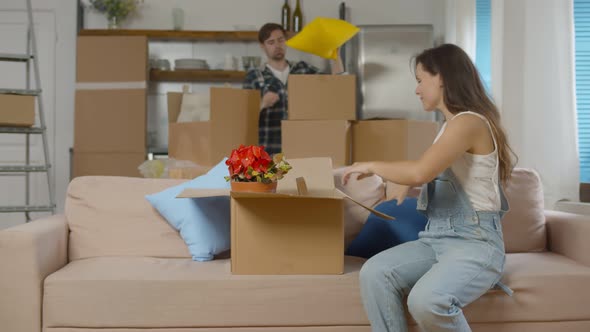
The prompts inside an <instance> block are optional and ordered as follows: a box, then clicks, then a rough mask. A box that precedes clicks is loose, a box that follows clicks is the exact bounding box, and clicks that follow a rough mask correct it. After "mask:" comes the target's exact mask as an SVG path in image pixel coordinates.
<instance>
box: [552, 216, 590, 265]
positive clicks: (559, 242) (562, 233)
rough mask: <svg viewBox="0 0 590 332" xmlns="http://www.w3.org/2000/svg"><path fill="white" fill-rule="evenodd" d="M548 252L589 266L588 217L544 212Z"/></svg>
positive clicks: (589, 219) (589, 218)
mask: <svg viewBox="0 0 590 332" xmlns="http://www.w3.org/2000/svg"><path fill="white" fill-rule="evenodd" d="M545 220H546V223H547V248H548V249H549V251H551V252H554V253H558V254H560V255H563V256H566V257H568V258H570V259H573V260H575V261H577V262H578V263H582V264H584V265H586V266H590V256H588V253H589V252H590V216H583V215H579V214H573V213H567V212H560V211H550V210H545Z"/></svg>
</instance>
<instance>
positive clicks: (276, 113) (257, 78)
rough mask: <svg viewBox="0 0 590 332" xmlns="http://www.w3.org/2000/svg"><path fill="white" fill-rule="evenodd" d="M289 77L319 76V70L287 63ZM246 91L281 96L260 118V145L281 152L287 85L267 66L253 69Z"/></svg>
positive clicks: (246, 82)
mask: <svg viewBox="0 0 590 332" xmlns="http://www.w3.org/2000/svg"><path fill="white" fill-rule="evenodd" d="M287 63H288V64H289V67H290V68H291V69H290V70H289V75H293V74H300V75H301V74H317V73H319V69H317V68H316V67H314V66H312V65H310V64H308V63H306V62H304V61H299V62H297V63H296V64H293V63H291V62H289V61H287ZM244 89H256V90H260V96H264V94H265V93H267V92H269V91H270V92H274V93H276V94H278V95H279V101H277V103H276V104H274V105H273V106H271V107H268V108H264V109H261V110H260V116H259V118H258V144H259V145H262V146H264V148H265V150H266V152H268V153H269V154H271V155H272V154H275V153H279V152H281V121H282V120H286V119H287V114H288V111H287V104H288V96H287V85H285V84H283V82H281V80H279V79H278V78H277V77H275V76H274V75H273V73H272V71H271V70H270V69H269V68H268V67H267V66H266V65H265V66H264V67H262V68H256V69H251V70H249V71H248V74H247V75H246V79H245V81H244Z"/></svg>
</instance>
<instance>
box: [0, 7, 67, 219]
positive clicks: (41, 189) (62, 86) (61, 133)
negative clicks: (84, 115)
mask: <svg viewBox="0 0 590 332" xmlns="http://www.w3.org/2000/svg"><path fill="white" fill-rule="evenodd" d="M32 2H33V10H34V20H35V21H36V26H37V38H39V39H40V40H39V41H38V43H37V44H38V45H40V46H39V47H40V49H39V54H40V57H41V59H39V60H40V64H41V68H40V72H41V79H42V84H43V89H44V91H43V100H44V105H45V111H46V115H47V124H48V130H47V134H48V140H49V149H50V162H51V164H52V166H53V168H52V173H53V175H54V178H55V193H56V198H57V204H58V211H63V203H64V198H65V197H64V196H65V191H66V187H67V185H68V182H69V152H68V149H69V148H70V147H71V146H72V142H73V114H74V113H73V110H74V77H75V66H74V65H73V64H75V62H76V57H75V40H76V39H75V38H76V1H75V0H33V1H32ZM25 8H26V7H25V1H23V0H2V1H0V14H3V15H4V16H3V17H8V18H6V19H3V22H2V25H1V26H0V29H3V30H2V31H0V37H1V38H0V39H1V40H0V52H8V53H13V52H21V51H23V50H24V49H22V47H21V45H25V39H24V38H23V37H24V35H22V34H19V33H17V34H14V35H12V34H9V33H4V32H7V30H9V29H11V31H15V32H18V31H26V24H27V23H26V22H27V20H26V11H25ZM48 39H51V40H48ZM5 65H6V66H14V65H10V64H6V63H5ZM2 68H9V67H2ZM10 68H12V69H11V70H10V71H6V70H3V71H2V72H3V77H2V83H3V86H4V87H10V86H8V85H7V82H9V83H12V84H18V83H19V82H22V81H23V71H22V70H17V68H16V67H10ZM6 75H8V77H7V76H6ZM13 87H14V86H13ZM7 136H10V135H1V137H0V153H1V158H0V159H1V160H0V162H4V163H24V160H23V159H22V157H21V156H23V155H24V152H23V151H24V145H22V143H18V144H15V142H16V141H17V138H16V137H13V138H11V137H7ZM32 142H33V143H34V144H33V147H34V148H33V150H32V155H31V158H32V161H33V162H34V163H40V162H42V153H41V148H40V147H41V140H40V139H39V137H33V138H32ZM13 156H18V157H13ZM6 181H8V182H6ZM32 182H33V183H34V184H35V186H34V188H33V192H32V195H31V198H32V200H33V201H32V203H37V204H42V203H47V183H46V180H45V175H43V174H34V175H33V176H32ZM5 196H8V197H9V199H5ZM0 197H2V199H1V200H2V202H1V203H0V204H11V205H12V204H15V205H16V204H19V205H22V204H23V203H24V199H20V198H22V197H24V181H20V180H19V181H16V180H14V181H12V180H10V179H5V178H4V177H2V178H0ZM17 198H19V199H17ZM35 216H37V215H35V214H33V217H35ZM23 221H24V214H22V213H21V214H0V228H4V227H7V226H10V225H13V224H17V223H21V222H23Z"/></svg>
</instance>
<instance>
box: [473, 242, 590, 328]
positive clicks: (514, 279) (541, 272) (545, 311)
mask: <svg viewBox="0 0 590 332" xmlns="http://www.w3.org/2000/svg"><path fill="white" fill-rule="evenodd" d="M502 281H503V282H504V283H505V284H506V285H508V286H509V287H510V288H511V289H512V290H513V291H514V295H513V296H512V297H510V296H508V295H506V294H505V293H504V292H503V291H500V290H492V291H490V292H488V293H487V294H486V295H484V296H483V297H482V298H480V299H479V300H477V301H475V302H474V303H472V304H471V305H469V306H468V307H467V308H466V309H465V316H466V317H467V319H468V320H469V321H474V322H487V323H489V322H531V321H543V322H551V321H583V320H590V311H589V310H588V307H589V306H590V287H588V285H589V284H590V267H587V266H584V265H581V264H579V263H576V262H575V261H573V260H571V259H569V258H566V257H564V256H561V255H557V254H554V253H551V252H539V253H516V254H508V255H506V266H505V269H504V277H503V279H502Z"/></svg>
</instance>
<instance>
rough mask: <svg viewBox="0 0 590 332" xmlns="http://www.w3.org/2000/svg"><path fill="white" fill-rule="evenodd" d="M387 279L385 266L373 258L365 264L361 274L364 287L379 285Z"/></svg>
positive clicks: (360, 277)
mask: <svg viewBox="0 0 590 332" xmlns="http://www.w3.org/2000/svg"><path fill="white" fill-rule="evenodd" d="M385 279H386V272H385V269H384V266H383V265H382V264H380V263H379V262H376V261H375V260H374V259H372V258H371V259H369V260H368V261H366V262H365V264H363V266H362V267H361V270H360V272H359V280H360V282H361V284H362V285H370V284H375V283H379V282H382V281H384V280H385Z"/></svg>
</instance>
